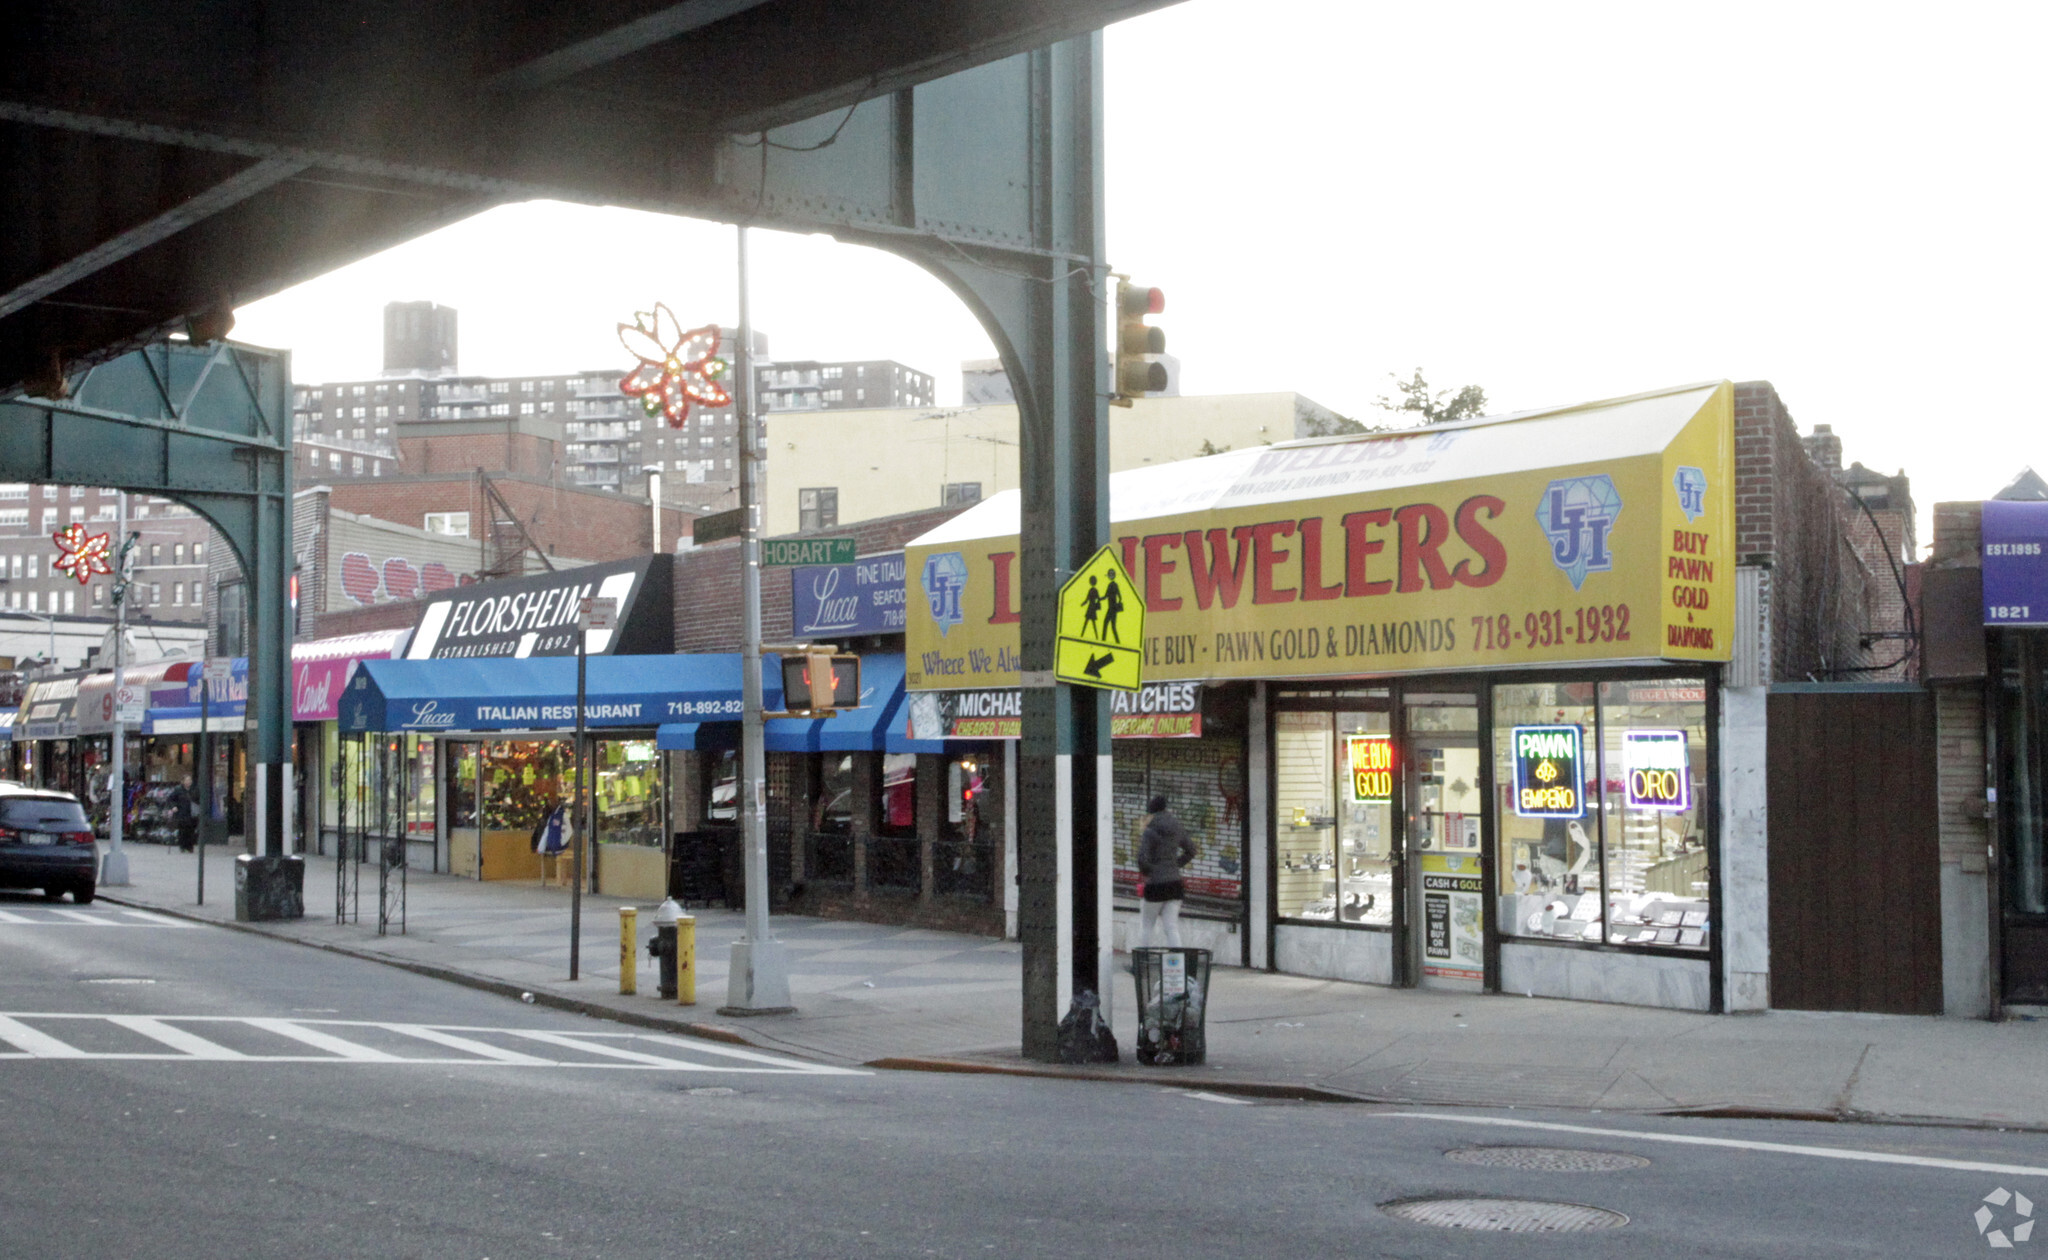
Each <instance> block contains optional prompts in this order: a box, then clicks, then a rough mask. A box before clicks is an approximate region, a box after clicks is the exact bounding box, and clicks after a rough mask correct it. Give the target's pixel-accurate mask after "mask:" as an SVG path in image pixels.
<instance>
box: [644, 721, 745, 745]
mask: <svg viewBox="0 0 2048 1260" xmlns="http://www.w3.org/2000/svg"><path fill="white" fill-rule="evenodd" d="M654 746H655V747H656V748H659V749H661V750H662V751H663V752H692V751H697V752H725V751H728V750H730V749H734V748H738V747H739V746H740V724H739V723H738V722H670V723H668V724H667V725H665V726H657V727H655V728H654Z"/></svg>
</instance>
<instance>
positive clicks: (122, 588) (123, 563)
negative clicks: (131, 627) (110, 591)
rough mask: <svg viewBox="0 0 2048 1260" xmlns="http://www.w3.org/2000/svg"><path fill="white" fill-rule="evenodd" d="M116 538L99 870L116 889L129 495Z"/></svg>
mask: <svg viewBox="0 0 2048 1260" xmlns="http://www.w3.org/2000/svg"><path fill="white" fill-rule="evenodd" d="M114 502H115V508H114V514H115V520H116V522H117V523H116V525H115V526H114V537H115V544H114V545H115V552H114V734H113V743H114V755H113V759H112V764H111V766H110V768H109V770H108V773H107V782H108V789H107V794H108V796H109V797H110V798H112V799H111V800H109V802H108V806H107V858H106V861H105V862H104V863H102V864H101V867H100V882H101V883H102V884H108V885H111V886H113V887H116V888H120V887H126V886H127V884H128V853H127V850H125V849H123V848H122V847H121V830H122V826H123V824H125V823H126V822H127V821H128V818H127V814H128V775H127V765H126V763H127V751H128V749H127V743H128V739H127V730H126V728H124V727H123V726H122V724H121V684H122V680H123V675H124V673H125V672H126V668H127V664H128V662H127V658H126V656H125V654H124V648H125V647H126V644H125V643H124V642H123V640H125V639H126V638H127V637H128V603H127V600H126V599H125V598H124V597H125V596H126V595H127V588H128V558H129V554H130V553H129V550H128V494H127V492H126V491H123V492H122V493H121V494H120V495H119V496H118V497H117V498H116V499H115V500H114Z"/></svg>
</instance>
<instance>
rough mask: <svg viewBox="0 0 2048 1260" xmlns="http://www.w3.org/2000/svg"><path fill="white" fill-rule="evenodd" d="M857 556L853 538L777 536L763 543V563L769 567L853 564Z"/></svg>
mask: <svg viewBox="0 0 2048 1260" xmlns="http://www.w3.org/2000/svg"><path fill="white" fill-rule="evenodd" d="M856 558H857V557H856V556H855V553H854V547H853V539H851V538H775V539H765V540H763V541H762V543H761V563H762V564H763V565H764V566H766V567H768V568H775V567H777V566H781V567H784V568H788V567H791V566H794V565H799V564H852V563H853V562H854V560H855V559H856Z"/></svg>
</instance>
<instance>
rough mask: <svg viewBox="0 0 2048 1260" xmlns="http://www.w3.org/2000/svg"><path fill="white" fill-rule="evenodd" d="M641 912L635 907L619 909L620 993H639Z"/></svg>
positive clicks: (621, 907)
mask: <svg viewBox="0 0 2048 1260" xmlns="http://www.w3.org/2000/svg"><path fill="white" fill-rule="evenodd" d="M639 923H640V911H639V910H638V908H636V907H634V906H620V907H619V992H621V993H638V992H639V991H640V974H639V970H638V966H637V964H638V963H639V961H640V927H639Z"/></svg>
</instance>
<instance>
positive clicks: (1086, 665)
mask: <svg viewBox="0 0 2048 1260" xmlns="http://www.w3.org/2000/svg"><path fill="white" fill-rule="evenodd" d="M1144 641H1145V600H1144V597H1143V596H1141V595H1140V594H1139V592H1138V588H1137V586H1136V585H1135V584H1134V583H1133V582H1132V581H1131V575H1130V574H1129V573H1127V572H1125V571H1124V566H1123V561H1122V560H1120V559H1119V558H1118V557H1117V553H1116V548H1115V547H1113V546H1112V547H1104V548H1103V549H1102V550H1100V551H1098V552H1096V553H1095V554H1094V556H1092V557H1090V558H1089V561H1088V563H1087V564H1084V565H1082V566H1081V569H1080V572H1078V573H1076V574H1074V576H1072V577H1070V578H1068V579H1067V582H1066V585H1064V586H1062V587H1060V623H1059V639H1058V642H1057V643H1056V645H1055V646H1054V648H1053V668H1052V672H1053V676H1054V677H1055V678H1057V679H1059V680H1060V681H1061V682H1064V683H1076V684H1078V685H1080V686H1083V687H1109V688H1114V689H1115V690H1118V691H1136V690H1138V688H1139V687H1140V686H1141V685H1142V684H1143V682H1144V677H1143V673H1144V671H1143V668H1142V667H1143V665H1144V656H1143V654H1142V652H1141V651H1140V645H1141V644H1143V643H1144Z"/></svg>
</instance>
